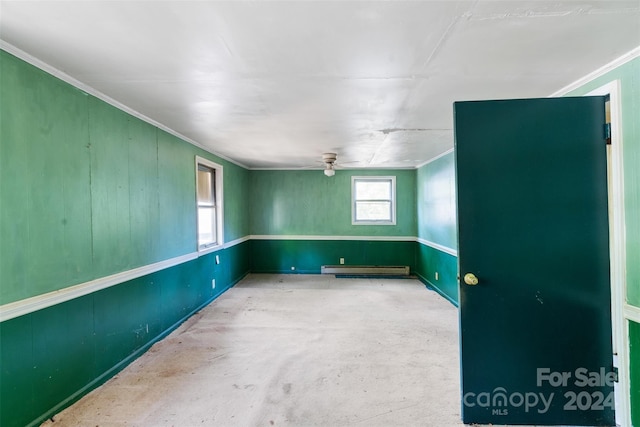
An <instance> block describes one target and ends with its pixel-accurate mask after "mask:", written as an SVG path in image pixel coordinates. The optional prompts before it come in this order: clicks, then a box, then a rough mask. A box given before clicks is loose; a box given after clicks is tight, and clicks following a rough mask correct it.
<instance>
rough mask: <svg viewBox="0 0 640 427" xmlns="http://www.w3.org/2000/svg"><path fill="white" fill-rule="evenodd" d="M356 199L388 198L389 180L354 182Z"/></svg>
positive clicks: (389, 190)
mask: <svg viewBox="0 0 640 427" xmlns="http://www.w3.org/2000/svg"><path fill="white" fill-rule="evenodd" d="M355 185H356V200H390V199H391V181H389V180H385V181H362V180H357V181H356V183H355Z"/></svg>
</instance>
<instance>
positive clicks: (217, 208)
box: [195, 156, 224, 254]
mask: <svg viewBox="0 0 640 427" xmlns="http://www.w3.org/2000/svg"><path fill="white" fill-rule="evenodd" d="M200 166H204V167H206V168H209V169H212V170H213V171H214V173H213V181H214V182H213V184H214V187H213V188H214V203H213V204H214V212H215V224H214V228H215V230H216V236H215V237H216V238H215V240H214V241H212V242H206V243H202V244H201V243H200V203H199V201H198V170H199V167H200ZM223 179H224V168H223V167H222V165H220V164H218V163H215V162H212V161H211V160H208V159H205V158H204V157H200V156H195V184H196V185H195V206H196V247H197V249H198V252H199V253H200V254H202V253H206V252H211V251H214V250H216V249H219V248H220V246H222V245H223V244H224V215H223V213H224V193H223V188H224V186H223Z"/></svg>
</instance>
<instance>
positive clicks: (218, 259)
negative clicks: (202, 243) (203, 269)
mask: <svg viewBox="0 0 640 427" xmlns="http://www.w3.org/2000/svg"><path fill="white" fill-rule="evenodd" d="M216 264H220V255H216Z"/></svg>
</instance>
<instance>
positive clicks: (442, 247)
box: [417, 237, 458, 257]
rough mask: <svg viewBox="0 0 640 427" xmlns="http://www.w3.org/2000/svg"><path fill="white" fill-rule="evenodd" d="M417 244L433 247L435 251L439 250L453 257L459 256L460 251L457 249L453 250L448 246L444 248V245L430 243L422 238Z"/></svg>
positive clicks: (418, 239)
mask: <svg viewBox="0 0 640 427" xmlns="http://www.w3.org/2000/svg"><path fill="white" fill-rule="evenodd" d="M417 242H418V243H422V244H423V245H426V246H429V247H432V248H433V249H437V250H439V251H441V252H444V253H447V254H449V255H453V256H456V257H457V256H458V251H457V250H456V249H451V248H448V247H446V246H442V245H440V244H438V243H434V242H430V241H428V240H425V239H422V238H420V237H418V238H417Z"/></svg>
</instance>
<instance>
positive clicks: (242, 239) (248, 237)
mask: <svg viewBox="0 0 640 427" xmlns="http://www.w3.org/2000/svg"><path fill="white" fill-rule="evenodd" d="M248 240H251V237H250V236H244V237H241V238H239V239H235V240H232V241H230V242H227V243H225V244H224V245H222V247H223V248H224V249H228V248H230V247H232V246H235V245H239V244H240V243H244V242H246V241H248Z"/></svg>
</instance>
